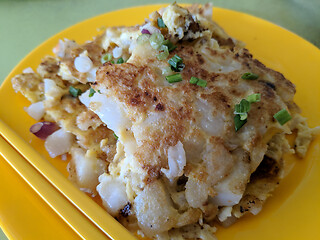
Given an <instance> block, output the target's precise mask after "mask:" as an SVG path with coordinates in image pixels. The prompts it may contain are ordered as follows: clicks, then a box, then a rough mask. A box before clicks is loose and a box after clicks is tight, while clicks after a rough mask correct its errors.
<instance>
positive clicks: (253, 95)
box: [247, 93, 261, 103]
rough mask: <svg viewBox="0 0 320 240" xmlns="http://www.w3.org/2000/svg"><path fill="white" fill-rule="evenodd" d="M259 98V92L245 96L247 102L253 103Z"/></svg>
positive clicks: (258, 100)
mask: <svg viewBox="0 0 320 240" xmlns="http://www.w3.org/2000/svg"><path fill="white" fill-rule="evenodd" d="M260 100H261V94H260V93H254V94H251V95H249V96H248V97H247V101H248V102H249V103H255V102H260Z"/></svg>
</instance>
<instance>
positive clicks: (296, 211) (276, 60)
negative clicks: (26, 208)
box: [0, 5, 320, 240]
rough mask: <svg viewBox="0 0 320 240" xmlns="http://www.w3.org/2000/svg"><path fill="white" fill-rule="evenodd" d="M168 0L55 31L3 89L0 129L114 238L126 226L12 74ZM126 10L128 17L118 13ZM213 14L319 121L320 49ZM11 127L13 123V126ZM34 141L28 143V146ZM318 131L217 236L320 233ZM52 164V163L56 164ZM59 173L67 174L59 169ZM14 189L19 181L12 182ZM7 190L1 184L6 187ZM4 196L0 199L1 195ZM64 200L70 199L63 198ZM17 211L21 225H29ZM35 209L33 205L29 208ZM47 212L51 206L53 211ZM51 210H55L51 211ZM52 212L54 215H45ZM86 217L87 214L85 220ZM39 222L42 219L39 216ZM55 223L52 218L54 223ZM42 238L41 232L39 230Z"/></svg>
mask: <svg viewBox="0 0 320 240" xmlns="http://www.w3.org/2000/svg"><path fill="white" fill-rule="evenodd" d="M161 6H163V5H151V6H144V7H136V8H130V9H125V10H120V11H116V12H112V13H108V14H105V15H101V16H98V17H95V18H92V19H89V20H87V21H84V22H82V23H79V24H77V25H74V26H73V27H71V28H68V29H67V30H65V31H63V32H61V33H59V34H57V35H56V36H54V37H52V38H51V39H49V40H48V41H46V42H45V43H43V44H42V45H40V46H39V47H38V48H36V49H35V50H34V51H32V52H31V53H30V54H29V55H28V56H27V57H26V58H25V59H24V60H23V61H22V62H21V63H20V64H19V65H18V66H17V67H16V68H15V69H14V70H13V71H12V72H11V73H10V75H9V76H8V78H7V79H6V80H5V82H4V83H3V85H2V86H1V89H0V118H1V119H2V120H3V122H4V123H5V124H2V128H0V132H1V133H2V134H4V135H5V138H6V139H7V141H9V142H10V141H11V143H12V144H13V145H15V147H17V148H18V150H19V152H20V153H21V154H22V155H23V156H24V157H25V158H28V160H29V161H30V163H31V164H32V165H33V166H34V167H35V168H36V169H37V170H38V171H39V172H41V173H42V174H44V175H45V176H46V178H47V179H48V181H49V182H51V183H52V184H53V185H54V186H55V187H57V188H58V189H59V191H61V192H62V194H64V195H65V196H66V197H67V198H68V199H69V200H70V201H71V202H73V203H74V204H75V205H77V206H78V207H79V208H80V210H81V211H83V214H84V215H87V217H89V218H90V219H91V220H92V221H93V222H95V223H97V224H98V225H99V227H100V229H101V230H102V231H104V232H108V234H110V235H111V236H113V237H114V238H117V239H128V238H126V236H127V235H126V231H125V230H124V229H123V228H121V227H120V226H119V224H118V223H117V222H116V221H114V220H113V219H112V218H110V217H109V216H108V215H106V214H105V212H104V210H103V209H102V208H100V207H99V206H98V204H99V202H98V204H96V203H95V202H94V201H92V200H90V199H89V198H88V197H87V196H86V195H85V194H82V193H81V192H80V191H78V190H76V189H75V187H73V186H72V185H71V184H70V183H69V182H68V181H67V180H66V176H67V172H66V163H65V162H63V161H61V160H60V159H51V158H50V157H49V156H48V154H47V153H46V151H45V149H44V147H43V142H42V141H41V140H38V139H36V138H35V137H33V136H32V135H31V134H30V133H29V127H30V126H31V125H32V124H33V123H34V120H32V119H31V118H30V117H29V116H28V115H27V114H26V113H25V112H24V111H23V107H24V106H28V105H29V102H28V101H27V100H26V99H24V97H22V96H21V95H20V94H15V93H14V91H13V90H12V87H11V82H10V79H11V78H12V77H13V76H14V75H16V74H19V73H21V72H22V70H23V69H25V68H27V67H32V68H33V69H36V67H37V65H38V64H39V63H40V61H41V58H42V57H43V56H44V55H46V54H51V50H52V48H53V47H54V46H55V45H56V43H57V42H58V39H63V38H69V39H74V40H76V41H77V42H79V43H83V42H84V41H85V40H88V39H90V38H92V37H93V36H95V35H97V31H96V29H97V28H99V27H101V26H116V25H126V26H129V25H133V24H138V23H141V22H143V20H144V18H146V17H147V16H148V15H149V13H151V12H152V11H154V10H156V9H158V8H159V7H161ZM119 16H125V17H119ZM214 20H215V21H217V22H218V23H219V24H220V25H221V26H222V27H223V28H224V29H225V30H226V31H227V32H228V33H229V34H230V35H231V36H233V37H235V38H237V39H239V40H242V41H244V42H245V43H247V48H248V49H249V50H250V51H251V53H253V55H254V57H255V58H258V59H259V60H261V61H262V62H263V63H265V64H266V65H267V66H268V67H271V68H273V69H275V70H278V71H280V72H282V73H283V74H284V75H285V76H286V77H287V78H288V79H290V80H291V81H292V82H293V83H294V84H295V85H296V86H297V94H296V96H295V101H296V102H297V104H298V105H299V106H300V107H301V109H302V115H303V116H306V117H307V118H308V123H309V125H310V126H311V127H315V126H317V125H320V120H319V119H320V111H319V106H320V81H319V79H320V50H319V49H317V48H316V47H314V46H313V45H312V44H310V43H308V42H306V41H305V40H303V39H302V38H300V37H298V36H296V35H294V34H293V33H290V32H288V31H286V30H284V29H283V28H280V27H278V26H275V25H273V24H271V23H269V22H266V21H264V20H261V19H258V18H255V17H252V16H249V15H246V14H243V13H239V12H235V11H230V10H225V9H219V8H215V9H214ZM6 125H7V126H8V127H9V128H10V129H12V130H14V132H15V133H12V132H11V131H10V129H9V128H6V127H5V126H6ZM30 147H31V148H30ZM33 149H35V150H36V151H37V153H36V152H35V151H34V150H33ZM319 158H320V139H319V137H318V138H317V139H316V140H315V141H314V142H313V143H312V145H311V147H310V150H309V152H308V154H307V156H306V158H305V159H303V160H298V161H297V164H296V166H295V167H294V169H293V170H292V172H291V173H290V174H289V175H288V177H287V178H286V179H285V180H284V181H283V182H282V183H281V184H280V187H279V188H278V189H277V190H276V191H275V193H274V196H273V197H272V198H270V199H269V200H268V201H267V203H266V205H265V207H264V208H263V210H262V212H261V213H260V214H259V215H258V216H248V217H246V218H244V219H242V220H240V221H239V222H238V223H236V224H234V225H233V226H231V227H229V228H227V229H223V228H222V227H219V229H218V233H217V235H218V237H219V238H220V239H246V240H248V239H257V238H258V239H320V228H319V227H318V226H319V224H320V207H319V202H320V188H319V187H320V186H319V185H320V159H319ZM53 166H54V167H53ZM61 173H62V174H61ZM8 184H11V183H8ZM11 188H12V189H14V185H12V186H11ZM1 190H2V188H1ZM0 204H1V202H0ZM66 207H67V208H70V207H71V206H69V205H66ZM12 214H13V215H15V214H16V216H17V221H16V222H15V225H16V226H17V228H19V227H21V226H23V225H24V222H25V221H24V220H19V218H18V214H17V213H15V212H12ZM30 214H32V213H30ZM48 214H49V213H48ZM49 215H50V214H49ZM48 217H49V216H48ZM88 221H89V220H88ZM36 224H37V225H38V226H39V228H41V227H42V226H44V225H45V224H46V223H45V222H37V223H36ZM53 227H54V226H53ZM34 236H35V237H34V239H36V238H37V233H35V234H34Z"/></svg>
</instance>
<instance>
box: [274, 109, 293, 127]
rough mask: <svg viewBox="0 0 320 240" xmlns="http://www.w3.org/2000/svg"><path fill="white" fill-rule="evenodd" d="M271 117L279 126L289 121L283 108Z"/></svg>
mask: <svg viewBox="0 0 320 240" xmlns="http://www.w3.org/2000/svg"><path fill="white" fill-rule="evenodd" d="M273 117H274V118H275V119H276V120H277V121H278V122H279V123H280V124H281V125H283V124H285V123H286V122H288V121H289V120H291V118H292V117H291V115H290V114H289V113H288V111H287V110H286V109H285V108H284V109H282V110H280V111H279V112H277V113H276V114H275V115H273Z"/></svg>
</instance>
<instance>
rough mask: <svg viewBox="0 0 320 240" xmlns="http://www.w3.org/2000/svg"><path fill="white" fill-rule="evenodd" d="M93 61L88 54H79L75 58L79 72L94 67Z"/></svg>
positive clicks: (87, 70)
mask: <svg viewBox="0 0 320 240" xmlns="http://www.w3.org/2000/svg"><path fill="white" fill-rule="evenodd" d="M92 66H93V63H92V61H91V59H90V58H89V57H88V56H84V55H83V56H79V57H76V58H75V59H74V67H75V68H76V69H77V71H78V72H81V73H86V72H89V71H90V69H91V68H92Z"/></svg>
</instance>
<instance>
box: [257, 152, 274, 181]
mask: <svg viewBox="0 0 320 240" xmlns="http://www.w3.org/2000/svg"><path fill="white" fill-rule="evenodd" d="M279 171H280V168H279V166H278V163H277V161H276V160H274V159H272V158H270V157H267V156H264V158H263V160H262V162H261V163H260V165H259V166H258V168H257V170H256V171H255V172H254V173H253V174H252V176H251V178H259V179H261V178H272V177H277V176H278V174H279Z"/></svg>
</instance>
